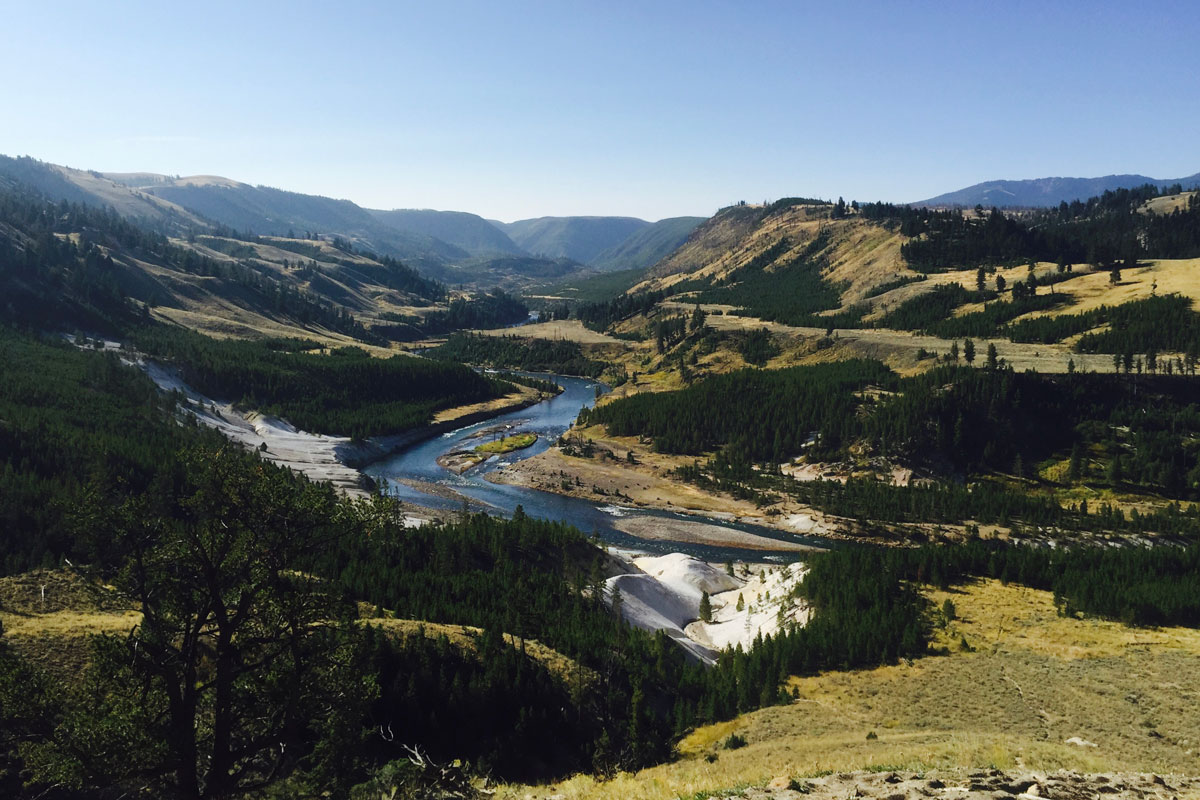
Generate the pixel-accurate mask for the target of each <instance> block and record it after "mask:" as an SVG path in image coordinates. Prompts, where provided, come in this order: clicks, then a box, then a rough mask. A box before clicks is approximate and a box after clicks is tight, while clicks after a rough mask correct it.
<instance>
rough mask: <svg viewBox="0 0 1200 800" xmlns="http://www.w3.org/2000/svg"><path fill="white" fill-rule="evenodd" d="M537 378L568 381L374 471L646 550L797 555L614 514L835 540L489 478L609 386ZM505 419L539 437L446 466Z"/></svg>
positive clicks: (446, 499)
mask: <svg viewBox="0 0 1200 800" xmlns="http://www.w3.org/2000/svg"><path fill="white" fill-rule="evenodd" d="M534 377H538V378H543V379H546V380H551V381H554V382H555V383H557V384H559V385H560V386H562V387H563V390H564V391H563V392H562V393H561V394H559V395H557V396H556V397H552V398H550V399H549V400H545V401H543V402H541V403H538V404H537V405H534V406H530V407H529V408H526V409H522V410H520V411H513V412H509V413H507V414H502V415H500V416H498V417H494V418H492V419H490V420H487V421H486V422H480V423H477V424H475V425H470V426H467V427H465V428H459V429H458V430H454V431H451V432H449V433H445V434H442V435H441V436H439V437H437V438H435V439H430V440H428V441H425V442H422V443H420V444H417V445H414V446H413V447H410V448H409V449H407V450H404V451H403V452H401V453H398V454H396V455H394V456H392V457H390V458H387V459H385V460H383V461H379V462H377V463H375V464H373V465H371V466H370V467H368V468H367V469H366V470H364V471H365V472H366V473H367V474H368V475H370V476H371V477H372V478H375V479H376V480H377V481H379V482H380V484H381V485H383V486H385V487H386V488H387V490H388V492H389V493H390V494H392V495H393V496H395V497H397V498H399V499H401V500H406V501H408V502H411V503H415V504H418V505H422V506H426V507H429V508H442V509H459V508H462V503H463V501H462V500H461V499H455V498H454V497H452V496H447V495H448V494H449V492H446V491H442V492H441V494H433V493H430V492H426V491H422V490H421V489H418V488H414V487H413V486H411V485H409V484H407V483H404V482H402V481H403V479H408V480H411V481H416V482H420V483H425V484H434V485H436V486H437V487H439V488H441V489H444V490H451V491H452V492H454V493H456V494H457V495H460V496H462V497H466V498H469V499H470V505H471V507H472V508H475V509H479V510H485V511H487V512H488V513H492V514H499V515H501V516H506V517H507V516H511V515H512V513H513V511H514V510H515V509H516V507H517V506H518V505H520V506H522V507H523V508H524V510H525V513H526V514H528V515H530V516H532V517H538V518H541V519H551V520H558V521H561V522H566V523H569V524H571V525H574V526H575V527H577V528H579V529H580V530H581V531H583V532H584V533H588V534H591V533H595V534H597V535H598V536H599V537H600V538H601V540H603V541H604V542H606V543H608V544H610V545H613V546H615V547H620V548H628V549H631V550H638V551H642V552H646V553H656V554H657V553H680V552H682V553H688V554H690V555H694V556H697V557H699V558H703V559H705V560H708V561H726V560H753V561H760V560H763V559H769V560H772V561H780V562H787V561H794V560H796V558H797V557H798V556H797V554H796V553H795V552H788V551H779V552H769V551H762V550H746V549H742V548H734V547H717V546H711V545H703V544H694V543H690V542H671V541H658V540H648V539H641V538H639V537H636V536H630V535H629V534H627V533H625V532H623V531H621V530H618V529H617V528H616V527H615V526H614V521H615V520H616V519H618V518H619V517H622V516H655V517H671V518H675V519H689V520H696V521H702V522H705V523H707V524H712V525H719V526H721V527H725V528H731V529H734V530H739V531H748V532H750V533H755V534H758V535H760V536H765V537H768V538H771V539H776V540H782V541H789V542H804V543H807V544H812V545H815V546H819V547H829V546H831V545H832V544H833V543H832V542H830V541H828V540H825V539H821V538H818V537H804V536H799V535H793V534H787V533H783V532H781V531H777V530H774V529H772V528H766V527H763V526H758V525H745V524H741V523H733V522H726V521H723V520H718V519H713V518H709V517H698V516H695V515H681V514H672V513H670V512H666V511H653V510H646V509H635V508H628V507H623V506H619V505H612V504H601V503H593V502H591V501H588V500H583V499H580V498H577V497H567V496H565V495H560V494H555V493H553V492H543V491H540V490H537V489H527V488H523V487H518V486H507V485H504V484H496V483H492V482H490V481H488V480H485V478H484V476H485V475H486V474H487V473H489V472H491V471H493V470H496V469H499V468H501V467H504V466H507V465H509V464H512V463H514V462H516V461H520V460H523V459H526V458H530V457H531V456H535V455H537V454H538V453H542V452H545V451H546V450H547V449H548V448H549V447H550V446H551V445H552V444H553V443H554V442H555V441H556V440H557V439H558V437H559V436H561V435H562V434H563V433H564V432H566V430H567V429H568V428H569V427H570V426H571V424H572V423H573V422H574V421H575V418H576V417H577V416H578V415H579V411H580V409H582V408H584V407H588V406H591V405H593V404H594V403H595V400H596V393H597V391H600V392H603V391H606V387H604V386H603V384H600V383H598V382H596V381H593V380H588V379H586V378H572V377H567V376H563V375H535V376H534ZM498 425H505V426H508V430H507V431H506V433H507V434H509V435H512V434H514V433H536V434H538V440H537V441H536V442H535V443H534V444H533V445H532V446H530V447H527V448H525V449H524V450H517V451H515V452H512V453H508V454H505V455H504V456H500V457H498V458H492V459H490V460H488V461H485V462H484V463H482V464H480V465H479V466H477V467H474V468H472V469H469V470H467V471H466V472H464V473H463V474H461V475H456V474H454V473H453V472H450V471H449V470H446V469H444V468H443V467H441V466H440V465H439V464H438V463H437V457H438V456H440V455H442V454H444V453H446V452H448V451H450V450H455V449H470V448H471V447H473V446H474V445H475V444H477V443H478V442H479V441H486V439H479V440H478V441H471V442H467V441H466V440H468V439H469V438H470V437H471V436H472V435H473V434H476V433H478V432H479V431H480V430H482V429H485V428H492V427H495V426H498Z"/></svg>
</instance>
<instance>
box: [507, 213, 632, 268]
mask: <svg viewBox="0 0 1200 800" xmlns="http://www.w3.org/2000/svg"><path fill="white" fill-rule="evenodd" d="M500 225H501V227H502V229H503V230H504V232H505V233H507V234H508V237H509V238H510V239H512V240H513V241H514V242H516V243H517V244H518V245H519V246H520V247H521V249H523V250H524V251H525V252H527V253H533V254H534V255H539V256H547V257H549V258H571V259H574V260H575V261H579V262H582V263H584V264H590V263H591V261H592V259H594V258H596V257H597V256H598V255H600V254H601V253H602V252H604V251H605V250H608V249H609V248H611V247H615V246H617V245H619V244H620V243H621V242H623V241H625V240H626V239H628V238H629V237H630V236H632V235H633V234H634V233H637V232H638V231H640V230H642V229H644V228H647V227H649V226H650V223H649V222H646V221H645V220H642V219H635V218H633V217H538V218H537V219H523V220H518V221H517V222H508V223H500Z"/></svg>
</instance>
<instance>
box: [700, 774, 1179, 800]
mask: <svg viewBox="0 0 1200 800" xmlns="http://www.w3.org/2000/svg"><path fill="white" fill-rule="evenodd" d="M1197 793H1200V778H1197V777H1181V776H1175V775H1169V776H1163V775H1146V774H1112V773H1110V774H1097V775H1084V774H1081V773H1077V772H1064V771H1060V772H1053V773H1049V774H1045V773H1030V772H1006V771H1002V770H973V771H972V770H945V771H940V770H939V771H936V772H924V773H916V772H855V773H840V774H837V775H827V776H824V777H819V778H803V779H799V780H796V779H792V778H789V777H787V776H779V777H776V778H774V779H773V780H772V781H771V782H770V783H768V784H767V785H766V786H764V787H761V788H750V789H746V790H744V791H743V792H741V793H739V794H730V795H715V796H722V797H727V798H729V800H734V798H750V800H800V798H804V799H805V800H845V798H863V799H864V800H918V799H919V800H927V798H946V799H947V800H985V799H986V800H1004V798H1022V800H1034V799H1035V798H1036V799H1037V800H1093V798H1096V797H1106V798H1107V797H1112V798H1137V800H1168V798H1178V797H1187V796H1192V797H1194V796H1197Z"/></svg>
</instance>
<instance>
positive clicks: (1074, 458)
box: [1067, 442, 1083, 481]
mask: <svg viewBox="0 0 1200 800" xmlns="http://www.w3.org/2000/svg"><path fill="white" fill-rule="evenodd" d="M1067 476H1068V477H1069V478H1070V479H1071V480H1073V481H1077V480H1080V479H1081V478H1083V450H1082V448H1080V446H1079V442H1076V443H1075V444H1074V446H1073V447H1072V448H1071V466H1070V468H1069V469H1068V471H1067Z"/></svg>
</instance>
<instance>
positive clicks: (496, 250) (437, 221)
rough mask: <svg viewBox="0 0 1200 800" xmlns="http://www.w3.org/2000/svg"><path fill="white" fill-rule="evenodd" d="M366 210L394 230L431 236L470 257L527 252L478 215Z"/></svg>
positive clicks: (461, 212)
mask: <svg viewBox="0 0 1200 800" xmlns="http://www.w3.org/2000/svg"><path fill="white" fill-rule="evenodd" d="M368 213H370V214H371V216H373V217H375V219H377V220H379V221H380V222H382V223H384V224H385V225H388V226H390V227H392V228H395V229H396V230H400V231H406V232H408V233H414V234H417V235H422V236H431V237H433V238H434V239H438V240H440V241H443V242H446V243H447V244H451V245H454V246H455V247H458V248H461V249H462V250H465V251H466V252H467V253H469V254H471V255H472V256H482V255H525V254H526V253H525V251H523V250H522V249H521V248H520V247H518V246H517V245H516V243H514V242H513V240H512V239H510V238H508V236H507V235H506V234H505V233H504V231H502V230H500V229H498V228H497V227H496V226H495V225H493V224H492V223H490V222H488V221H487V220H485V219H484V218H483V217H480V216H478V215H477V214H469V213H467V212H465V211H433V210H430V209H415V208H400V209H395V210H392V211H376V210H372V209H368Z"/></svg>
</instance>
